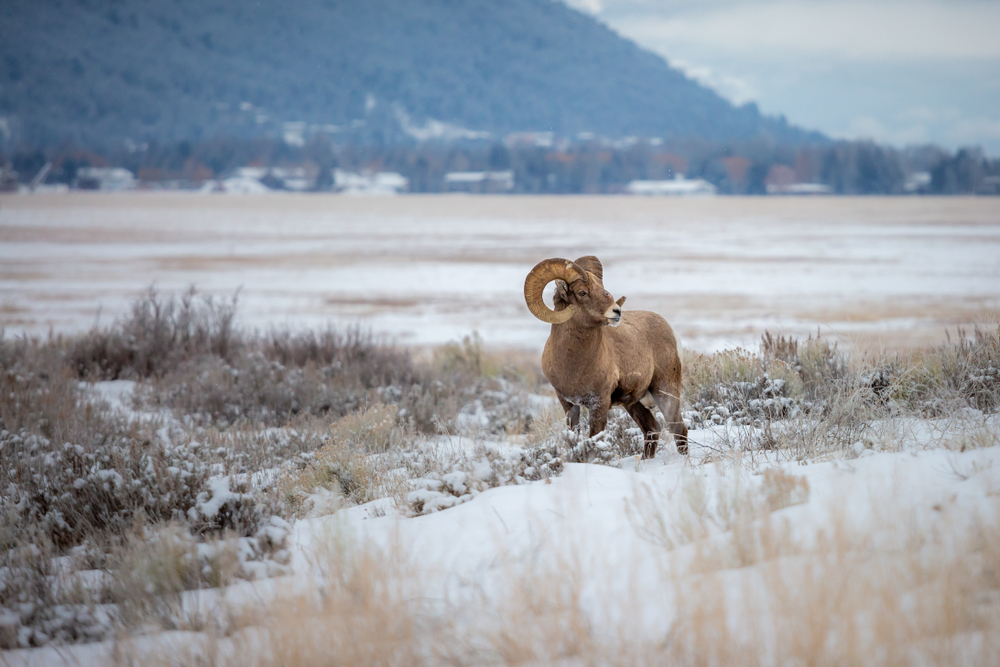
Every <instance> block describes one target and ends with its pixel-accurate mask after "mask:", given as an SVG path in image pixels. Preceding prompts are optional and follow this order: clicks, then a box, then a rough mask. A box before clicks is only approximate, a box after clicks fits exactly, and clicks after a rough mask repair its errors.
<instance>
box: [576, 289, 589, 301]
mask: <svg viewBox="0 0 1000 667" xmlns="http://www.w3.org/2000/svg"><path fill="white" fill-rule="evenodd" d="M576 295H577V296H578V297H580V298H581V299H582V298H583V297H585V296H587V293H586V292H585V291H583V290H580V291H579V292H577V293H576Z"/></svg>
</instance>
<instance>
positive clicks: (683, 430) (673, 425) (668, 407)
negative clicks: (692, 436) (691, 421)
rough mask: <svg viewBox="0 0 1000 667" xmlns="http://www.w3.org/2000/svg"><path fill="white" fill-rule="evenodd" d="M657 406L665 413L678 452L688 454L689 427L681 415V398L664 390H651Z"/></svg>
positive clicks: (664, 416)
mask: <svg viewBox="0 0 1000 667" xmlns="http://www.w3.org/2000/svg"><path fill="white" fill-rule="evenodd" d="M649 393H650V394H652V395H653V400H654V401H656V405H657V407H659V408H660V412H661V413H663V419H664V420H666V422H667V429H669V430H670V432H671V433H672V434H673V436H674V444H676V445H677V453H678V454H684V455H687V453H688V429H687V426H686V425H685V424H684V418H683V417H681V399H680V397H679V396H674V395H672V394H668V393H666V392H663V391H652V390H651V391H650V392H649Z"/></svg>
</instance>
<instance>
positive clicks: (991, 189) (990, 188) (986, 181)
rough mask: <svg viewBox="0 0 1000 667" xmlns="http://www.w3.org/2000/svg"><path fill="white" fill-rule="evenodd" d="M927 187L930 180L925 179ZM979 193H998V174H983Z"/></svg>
mask: <svg viewBox="0 0 1000 667" xmlns="http://www.w3.org/2000/svg"><path fill="white" fill-rule="evenodd" d="M927 187H928V189H930V181H929V180H928V181H927ZM979 194H981V195H1000V176H984V177H983V186H982V189H981V190H980V191H979Z"/></svg>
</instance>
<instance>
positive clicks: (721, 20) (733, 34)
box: [577, 0, 1000, 60]
mask: <svg viewBox="0 0 1000 667" xmlns="http://www.w3.org/2000/svg"><path fill="white" fill-rule="evenodd" d="M577 1H578V2H581V1H582V0H577ZM593 4H594V5H595V6H599V7H601V9H600V10H599V11H598V12H596V13H598V14H599V16H600V17H601V18H602V19H604V20H606V21H607V22H608V23H609V24H611V25H612V26H613V27H615V28H616V29H618V30H619V31H620V32H621V33H622V34H625V35H627V36H629V37H631V38H632V39H635V40H636V41H638V42H640V43H642V44H645V45H647V46H652V47H653V48H656V50H658V51H660V52H661V53H664V55H667V56H668V57H669V56H670V52H671V51H673V52H674V53H676V50H677V49H678V48H681V49H682V50H685V49H690V48H691V47H698V48H704V49H713V50H722V51H725V52H730V53H740V54H751V55H753V54H768V55H770V56H782V55H783V56H786V57H795V56H797V55H802V54H808V55H814V56H815V55H820V56H827V57H829V56H833V57H838V58H845V59H855V60H866V59H872V58H889V59H900V58H904V59H911V58H918V59H934V58H977V59H983V58H985V59H1000V39H998V38H997V28H996V26H998V25H1000V3H983V2H952V3H942V2H936V1H933V0H914V1H912V2H903V1H900V0H883V1H878V2H859V1H857V0H833V1H829V2H818V1H798V2H794V1H791V0H785V1H775V2H765V3H759V2H754V3H749V2H704V3H697V4H692V3H686V2H685V3H678V2H667V3H657V4H653V3H648V2H641V1H639V0H633V1H632V2H622V1H621V0H619V1H618V2H615V3H614V4H611V3H610V2H607V1H606V2H604V3H601V2H598V1H596V0H595V2H594V3H593Z"/></svg>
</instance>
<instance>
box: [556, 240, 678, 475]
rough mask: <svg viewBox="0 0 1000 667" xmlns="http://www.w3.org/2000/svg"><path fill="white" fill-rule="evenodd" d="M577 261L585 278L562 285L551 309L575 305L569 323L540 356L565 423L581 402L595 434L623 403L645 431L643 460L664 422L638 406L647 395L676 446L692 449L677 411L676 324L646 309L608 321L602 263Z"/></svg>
mask: <svg viewBox="0 0 1000 667" xmlns="http://www.w3.org/2000/svg"><path fill="white" fill-rule="evenodd" d="M575 263H576V265H577V266H579V267H581V268H582V269H584V271H585V272H586V274H587V275H586V277H585V278H575V279H574V280H573V282H572V283H569V284H566V283H565V282H564V281H559V282H558V283H557V285H558V286H557V289H556V295H555V299H554V301H555V303H554V305H555V308H554V310H555V311H557V312H558V311H561V310H564V309H566V308H567V307H569V306H571V305H575V306H576V311H575V312H574V313H573V316H572V318H570V319H569V320H568V321H567V322H565V323H562V324H553V325H552V331H551V333H550V334H549V339H548V341H546V343H545V351H544V352H543V353H542V371H543V372H544V373H545V377H546V378H548V380H549V382H551V383H552V386H553V388H555V390H556V396H557V397H558V398H559V402H560V404H561V405H562V407H563V409H564V410H565V411H566V418H567V422H568V423H569V425H570V426H572V427H575V426H576V425H577V423H578V422H579V418H580V407H581V406H583V407H586V408H587V409H588V410H589V411H590V435H591V437H593V436H595V435H597V434H598V433H600V432H601V431H603V430H604V428H605V426H606V425H607V420H608V411H609V410H610V409H611V406H612V405H621V406H622V407H624V408H625V410H626V411H627V412H628V413H629V415H631V417H632V418H633V419H634V420H635V421H636V423H637V424H638V425H639V427H640V428H642V430H643V433H644V434H645V448H644V452H643V458H652V457H653V456H654V455H655V454H656V447H657V442H658V439H659V433H660V425H659V423H658V422H657V420H656V417H655V416H654V415H653V413H652V412H651V411H650V410H649V408H647V407H646V406H644V405H643V404H642V403H640V401H641V400H642V398H643V397H644V396H645V395H646V393H647V392H649V394H651V396H652V398H653V401H654V402H655V403H656V405H657V406H658V407H659V409H660V412H661V413H662V414H663V417H664V419H665V420H666V421H667V428H668V429H669V430H670V432H671V433H672V434H673V436H674V442H675V443H676V445H677V451H678V452H680V453H681V454H687V427H686V426H685V425H684V420H683V419H682V418H681V414H680V394H681V360H680V355H679V354H678V351H677V339H676V338H675V336H674V332H673V329H671V328H670V325H669V324H667V321H666V320H664V319H663V318H662V317H660V316H659V315H657V314H656V313H651V312H649V311H644V310H636V311H627V312H625V313H621V314H620V317H621V319H620V323H619V325H618V326H617V327H614V326H610V325H609V320H608V317H607V313H608V312H609V309H612V308H614V304H615V301H614V298H613V297H612V296H611V294H609V293H608V291H607V290H605V289H604V283H603V281H602V278H603V269H602V267H601V263H600V261H599V260H598V259H597V258H596V257H581V258H580V259H578V260H576V262H575ZM617 312H619V313H620V310H618V311H617Z"/></svg>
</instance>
